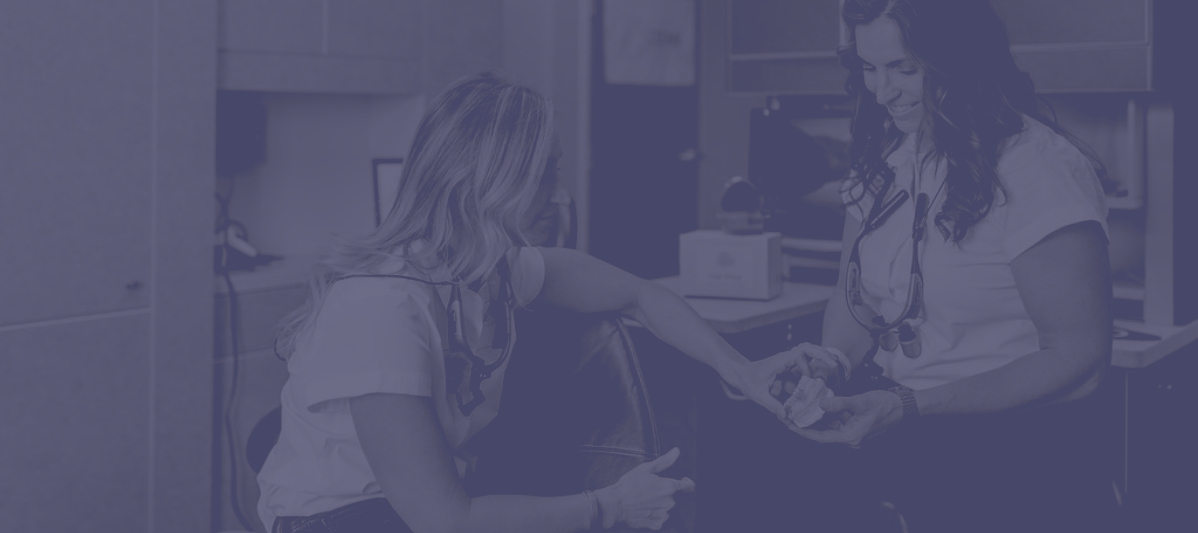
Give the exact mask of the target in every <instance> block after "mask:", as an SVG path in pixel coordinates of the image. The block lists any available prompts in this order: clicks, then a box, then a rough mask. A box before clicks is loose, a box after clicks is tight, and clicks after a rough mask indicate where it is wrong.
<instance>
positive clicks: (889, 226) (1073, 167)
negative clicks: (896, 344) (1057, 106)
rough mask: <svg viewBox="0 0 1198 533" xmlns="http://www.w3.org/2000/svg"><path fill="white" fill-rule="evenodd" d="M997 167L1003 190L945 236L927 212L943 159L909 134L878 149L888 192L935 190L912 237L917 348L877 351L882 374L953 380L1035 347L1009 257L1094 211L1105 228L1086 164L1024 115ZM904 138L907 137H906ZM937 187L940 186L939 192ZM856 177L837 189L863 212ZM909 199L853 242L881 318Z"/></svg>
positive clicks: (894, 309)
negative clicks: (911, 353) (921, 227)
mask: <svg viewBox="0 0 1198 533" xmlns="http://www.w3.org/2000/svg"><path fill="white" fill-rule="evenodd" d="M1024 123H1025V128H1024V130H1023V131H1022V132H1021V133H1019V134H1017V135H1016V136H1014V137H1013V138H1012V139H1010V140H1009V141H1008V142H1007V143H1006V145H1005V148H1004V149H1003V150H1002V152H1001V154H1000V157H999V161H998V167H997V174H998V179H999V181H1000V182H1001V184H1002V186H1003V188H1004V190H1005V194H998V195H996V196H997V198H996V200H995V203H994V205H993V207H992V208H991V211H990V212H989V213H988V214H987V215H986V216H985V217H984V218H983V219H982V220H981V221H980V222H978V223H977V224H975V225H974V226H973V227H971V228H970V230H969V233H968V235H967V236H966V238H965V239H964V240H963V241H961V242H960V243H954V242H952V241H948V240H946V239H944V238H943V236H942V235H941V233H940V231H938V230H937V229H936V227H935V224H934V222H933V221H932V220H931V219H932V218H934V217H935V214H936V213H938V212H939V211H940V209H941V207H942V206H943V204H944V199H945V195H946V193H945V192H944V190H943V189H942V185H943V183H944V178H945V175H946V172H947V171H946V165H945V163H944V162H943V161H942V160H930V159H928V158H925V157H923V155H922V154H916V153H915V150H914V147H913V146H912V145H913V143H911V142H910V140H909V139H908V140H907V141H906V142H904V143H903V144H902V145H901V146H900V147H899V148H898V149H896V150H895V151H894V152H893V153H891V154H890V155H889V156H888V157H887V161H886V162H887V164H888V165H890V166H891V168H893V169H894V171H895V174H896V177H895V185H894V187H892V188H891V192H890V194H891V195H893V194H897V193H898V191H901V190H904V189H906V190H908V191H915V192H916V194H912V197H914V196H917V195H918V193H919V192H923V193H926V194H927V195H928V196H929V197H933V198H935V200H934V201H933V202H932V205H931V209H930V210H929V213H930V215H929V221H928V230H927V235H926V237H925V238H924V239H923V241H922V242H921V243H920V266H921V269H922V271H923V279H924V304H923V309H922V312H921V313H920V317H919V318H918V319H916V320H915V321H914V325H915V329H916V330H917V332H918V335H919V340H920V343H921V346H922V354H921V355H920V356H919V357H917V358H914V359H912V358H908V357H905V356H904V355H902V354H901V351H900V350H897V349H896V350H895V351H892V352H887V351H885V350H880V351H879V352H878V354H877V356H876V359H875V361H876V362H877V363H878V364H879V365H881V366H882V368H883V369H884V373H885V375H886V376H887V377H889V378H891V379H893V380H895V381H897V382H898V383H900V384H903V385H905V386H908V387H911V388H913V389H916V390H918V389H924V388H930V387H935V386H938V385H942V384H945V383H949V382H952V381H956V380H958V379H962V378H965V377H969V376H972V375H975V374H979V373H982V372H986V371H988V370H992V369H994V368H997V367H1000V366H1002V365H1005V364H1007V363H1009V362H1011V361H1013V360H1015V359H1018V358H1019V357H1022V356H1024V355H1027V354H1030V353H1033V352H1035V351H1037V350H1039V338H1038V336H1037V333H1036V329H1035V326H1034V324H1033V323H1032V321H1031V318H1030V316H1029V315H1028V312H1027V309H1026V308H1025V307H1024V305H1023V301H1022V299H1021V298H1020V296H1019V291H1018V288H1017V287H1016V285H1015V278H1014V274H1013V272H1012V270H1011V262H1012V261H1013V260H1014V259H1015V258H1016V257H1018V256H1019V255H1020V254H1022V253H1023V252H1024V251H1026V250H1027V249H1028V248H1031V247H1032V246H1033V245H1035V244H1036V243H1038V242H1040V241H1041V240H1043V239H1044V238H1045V237H1047V236H1048V235H1049V234H1051V233H1053V232H1055V231H1057V230H1058V229H1061V228H1063V227H1065V226H1069V225H1072V224H1074V223H1078V222H1083V221H1088V220H1093V221H1096V222H1098V223H1099V224H1101V225H1102V228H1103V231H1104V232H1105V231H1106V215H1107V206H1106V199H1105V195H1104V194H1103V191H1102V187H1101V185H1100V183H1099V181H1098V178H1097V176H1096V174H1095V172H1094V169H1093V166H1092V164H1091V163H1090V161H1089V159H1087V158H1086V157H1085V156H1084V155H1083V154H1082V153H1081V152H1079V151H1078V150H1077V148H1076V147H1074V146H1073V144H1072V143H1070V142H1069V141H1068V140H1067V139H1065V138H1064V137H1062V136H1060V135H1058V134H1057V133H1056V132H1054V131H1052V129H1051V128H1049V127H1048V126H1046V125H1044V124H1042V123H1040V122H1038V121H1036V120H1034V119H1032V118H1029V117H1026V116H1025V117H1024ZM908 137H910V136H908ZM938 192H939V194H938ZM861 195H862V186H861V185H860V184H858V185H857V186H856V187H855V188H853V189H850V190H848V191H845V194H844V197H845V202H846V206H847V208H848V212H849V215H850V216H852V217H855V218H856V219H857V220H863V219H864V217H865V214H866V213H868V211H869V206H870V205H872V203H873V198H872V197H870V196H868V195H866V197H865V198H864V199H862V200H861V201H859V202H853V201H852V200H853V199H855V198H859V197H861ZM914 204H915V202H913V201H908V202H906V203H905V204H904V205H903V206H902V207H901V208H900V209H898V210H897V211H896V212H895V213H894V214H893V215H892V216H891V217H890V218H889V219H888V220H887V221H886V223H885V224H884V225H883V226H882V227H881V228H879V229H877V230H875V231H874V232H873V233H871V234H869V235H867V236H866V237H865V238H864V239H863V240H862V242H861V247H860V260H861V282H862V292H863V295H862V296H863V298H864V300H865V303H866V304H867V305H868V306H869V307H870V308H872V309H873V310H874V311H875V312H879V313H881V314H882V316H883V317H884V318H886V319H887V320H893V319H894V318H895V317H896V316H898V315H899V314H900V313H901V312H902V310H903V306H904V305H905V303H906V298H907V289H908V287H909V286H910V274H911V250H912V222H913V221H914V217H915V206H914Z"/></svg>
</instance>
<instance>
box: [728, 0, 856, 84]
mask: <svg viewBox="0 0 1198 533" xmlns="http://www.w3.org/2000/svg"><path fill="white" fill-rule="evenodd" d="M723 11H724V17H725V20H726V23H727V30H726V31H727V39H728V41H727V51H728V66H727V68H728V74H727V76H728V90H729V92H732V93H779V92H785V93H790V94H842V93H844V79H845V71H844V69H843V68H841V66H840V62H839V60H838V59H837V56H836V48H837V47H838V46H839V45H840V44H841V43H842V42H844V40H845V38H844V29H843V27H842V25H841V23H840V2H839V1H838V0H808V1H804V2H793V1H787V0H742V1H730V2H727V4H726V6H725V9H724V10H723Z"/></svg>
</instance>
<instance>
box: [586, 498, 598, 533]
mask: <svg viewBox="0 0 1198 533" xmlns="http://www.w3.org/2000/svg"><path fill="white" fill-rule="evenodd" d="M583 495H585V496H586V497H587V519H586V522H584V523H583V529H593V528H594V527H595V521H597V520H599V500H597V499H595V493H594V492H591V491H589V490H588V491H583Z"/></svg>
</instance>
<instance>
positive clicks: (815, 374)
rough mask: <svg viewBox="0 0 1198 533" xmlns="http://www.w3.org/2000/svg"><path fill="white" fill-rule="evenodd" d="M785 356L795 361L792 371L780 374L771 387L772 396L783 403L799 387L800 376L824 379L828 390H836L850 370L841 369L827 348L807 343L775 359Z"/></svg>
mask: <svg viewBox="0 0 1198 533" xmlns="http://www.w3.org/2000/svg"><path fill="white" fill-rule="evenodd" d="M783 354H786V355H785V356H784V357H789V358H791V360H792V361H793V364H792V367H791V371H790V372H787V373H782V374H779V375H778V379H775V380H774V382H773V384H771V385H770V396H773V397H775V398H782V401H783V402H785V401H786V398H789V397H790V395H791V394H792V393H793V392H794V389H795V387H796V386H797V385H798V383H799V380H798V375H803V376H807V377H809V378H812V379H815V378H819V379H822V380H824V383H825V384H826V385H827V386H828V388H830V389H833V390H836V388H837V387H839V386H840V385H841V382H842V378H843V376H844V373H845V372H847V370H848V369H842V368H841V367H840V364H839V363H837V361H836V356H835V355H833V354H832V353H831V352H829V351H828V350H827V348H824V347H823V346H818V345H815V344H811V343H807V342H804V343H802V344H800V345H798V346H795V347H794V348H791V349H790V350H787V351H785V352H782V353H781V354H777V355H775V356H774V357H779V356H783ZM794 374H798V375H794Z"/></svg>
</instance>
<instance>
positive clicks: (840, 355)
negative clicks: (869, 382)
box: [824, 346, 853, 381]
mask: <svg viewBox="0 0 1198 533" xmlns="http://www.w3.org/2000/svg"><path fill="white" fill-rule="evenodd" d="M824 349H825V350H827V351H828V352H829V353H831V354H832V355H835V356H836V364H837V365H838V366H840V372H841V373H842V374H844V375H843V376H841V377H842V378H844V381H848V380H849V377H850V375H851V374H852V372H853V363H852V361H849V356H847V355H845V354H844V352H842V351H840V349H839V348H833V347H831V346H824Z"/></svg>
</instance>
